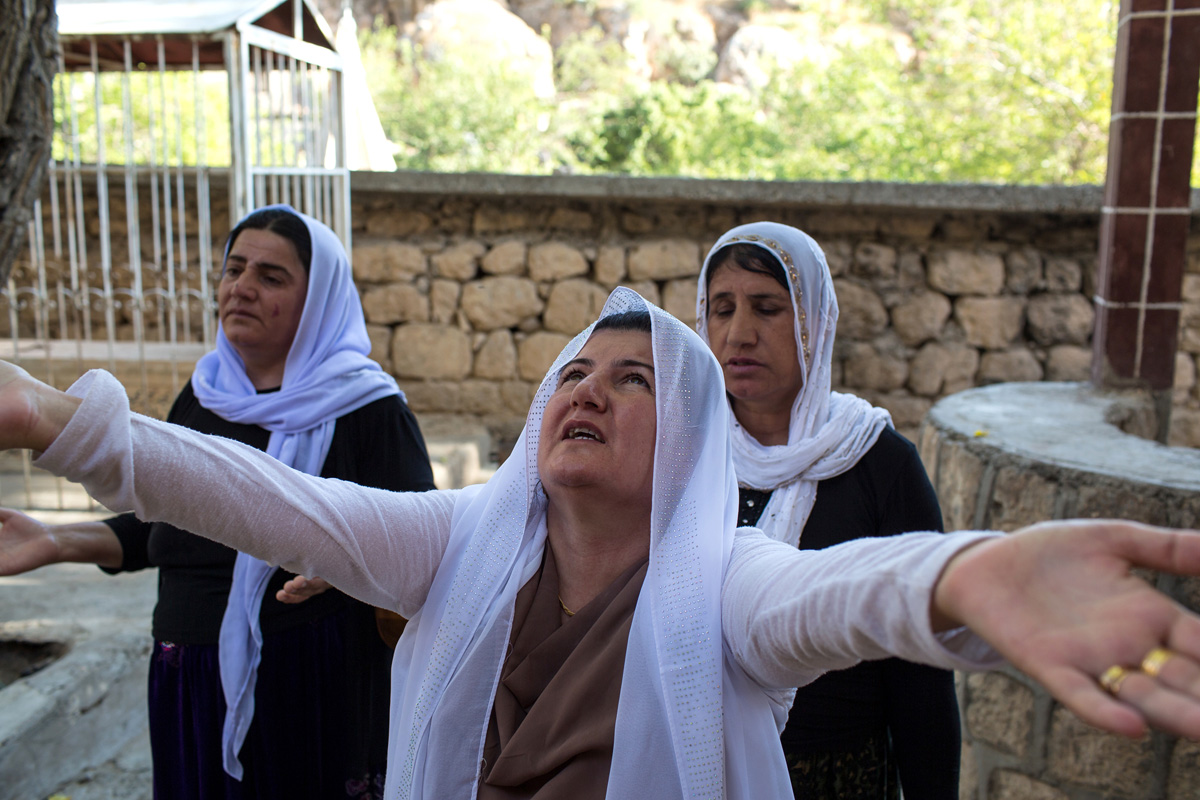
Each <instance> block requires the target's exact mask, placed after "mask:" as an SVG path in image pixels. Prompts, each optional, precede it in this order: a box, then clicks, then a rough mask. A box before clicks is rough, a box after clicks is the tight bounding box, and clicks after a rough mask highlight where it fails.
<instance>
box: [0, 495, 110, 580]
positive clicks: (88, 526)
mask: <svg viewBox="0 0 1200 800" xmlns="http://www.w3.org/2000/svg"><path fill="white" fill-rule="evenodd" d="M121 558H122V551H121V542H120V541H119V540H118V539H117V537H116V534H114V533H113V531H112V528H110V527H108V526H107V525H105V524H104V523H103V522H70V523H64V524H62V525H47V524H45V523H43V522H39V521H38V520H36V519H34V518H33V517H30V516H27V515H26V514H22V513H21V512H20V511H14V510H12V509H9V508H0V575H17V574H20V573H22V572H28V571H29V570H31V569H37V568H38V567H44V566H46V565H47V564H59V563H62V562H64V561H71V562H79V563H84V564H97V565H99V566H101V567H112V568H116V567H119V566H121Z"/></svg>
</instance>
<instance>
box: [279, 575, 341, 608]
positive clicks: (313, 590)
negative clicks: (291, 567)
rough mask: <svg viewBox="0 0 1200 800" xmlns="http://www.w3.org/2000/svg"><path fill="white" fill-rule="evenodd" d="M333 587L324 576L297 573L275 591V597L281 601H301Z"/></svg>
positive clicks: (293, 602)
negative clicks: (305, 575) (308, 575)
mask: <svg viewBox="0 0 1200 800" xmlns="http://www.w3.org/2000/svg"><path fill="white" fill-rule="evenodd" d="M331 588H333V587H332V586H330V584H329V581H327V580H325V579H324V578H317V577H312V578H306V577H304V576H303V575H297V576H296V577H294V578H292V579H291V580H290V581H288V582H287V583H285V584H284V585H283V588H282V589H280V590H279V591H278V592H276V593H275V599H276V600H278V601H279V602H281V603H292V604H295V603H303V602H304V601H305V600H307V599H308V598H310V597H316V596H317V595H319V594H321V593H322V592H325V591H326V590H328V589H331Z"/></svg>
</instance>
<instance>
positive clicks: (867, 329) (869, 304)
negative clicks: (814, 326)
mask: <svg viewBox="0 0 1200 800" xmlns="http://www.w3.org/2000/svg"><path fill="white" fill-rule="evenodd" d="M833 290H834V292H835V293H836V295H837V301H838V309H839V315H838V331H837V335H838V338H841V339H859V340H867V339H873V338H874V337H876V336H878V335H879V334H880V333H882V332H883V330H884V328H886V327H887V324H888V312H887V309H886V308H885V307H884V305H883V301H882V300H880V299H879V295H877V294H875V292H873V291H871V290H870V289H869V288H867V287H865V286H862V285H860V284H858V283H854V282H853V281H848V280H843V279H838V280H835V281H834V282H833Z"/></svg>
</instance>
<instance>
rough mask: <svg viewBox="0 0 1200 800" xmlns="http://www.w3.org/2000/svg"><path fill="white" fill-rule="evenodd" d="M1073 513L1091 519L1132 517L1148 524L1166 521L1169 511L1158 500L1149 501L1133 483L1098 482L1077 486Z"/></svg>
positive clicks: (1162, 523)
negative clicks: (1075, 504) (1077, 493)
mask: <svg viewBox="0 0 1200 800" xmlns="http://www.w3.org/2000/svg"><path fill="white" fill-rule="evenodd" d="M1074 513H1075V516H1078V517H1089V518H1092V519H1131V520H1134V521H1135V522H1145V523H1147V524H1149V525H1166V524H1168V522H1169V520H1168V513H1169V510H1168V509H1167V508H1164V507H1163V505H1162V504H1161V503H1154V502H1148V499H1147V497H1146V496H1145V495H1144V494H1143V493H1141V492H1139V491H1137V487H1136V486H1135V485H1134V484H1127V485H1122V486H1113V485H1111V484H1109V483H1106V482H1102V481H1100V482H1097V483H1096V484H1094V485H1091V486H1081V487H1079V495H1078V505H1077V506H1076V508H1075V511H1074Z"/></svg>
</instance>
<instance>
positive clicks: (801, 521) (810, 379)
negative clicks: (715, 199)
mask: <svg viewBox="0 0 1200 800" xmlns="http://www.w3.org/2000/svg"><path fill="white" fill-rule="evenodd" d="M696 308H697V310H696V319H697V330H698V332H699V333H700V336H701V337H702V338H703V339H704V340H705V341H706V342H708V345H709V347H710V348H712V350H713V353H714V355H716V357H717V360H718V361H719V362H720V363H721V368H722V371H723V373H724V376H725V386H726V390H727V392H728V395H729V413H730V426H731V429H732V432H731V436H732V443H733V463H734V469H735V471H736V473H737V477H738V487H739V510H738V523H739V524H740V525H754V526H757V527H758V528H760V529H762V530H763V532H765V533H766V534H767V535H768V536H770V537H771V538H773V539H776V540H778V541H781V542H785V543H787V544H789V545H791V546H793V547H800V548H801V549H805V550H820V549H823V548H826V547H830V546H832V545H835V544H839V543H841V542H846V541H850V540H852V539H858V538H863V537H875V536H893V535H895V534H899V533H906V532H909V531H940V530H941V529H942V515H941V510H940V508H939V507H938V501H937V495H936V494H935V493H934V490H933V487H932V486H931V485H930V483H929V478H928V477H927V476H926V474H925V469H924V467H923V466H922V464H921V460H920V458H919V457H918V455H917V452H916V448H915V447H913V445H912V444H911V443H910V442H909V441H908V440H907V439H905V438H904V437H902V436H900V434H898V433H896V431H895V430H894V429H893V428H892V427H891V417H890V416H889V415H888V413H887V411H885V410H883V409H880V408H875V407H874V406H872V405H871V404H870V403H868V402H867V401H865V400H863V399H862V398H859V397H856V396H854V395H851V394H842V393H840V392H833V391H831V374H830V367H831V366H832V361H833V341H834V334H835V331H836V329H837V319H838V305H837V298H836V297H835V295H834V291H833V280H832V278H831V276H830V274H829V267H828V266H827V264H826V262H825V254H824V253H823V252H822V251H821V248H820V246H818V245H817V243H816V242H815V241H813V240H812V238H811V237H809V236H808V235H807V234H805V233H803V232H802V231H799V230H797V229H795V228H792V227H789V226H787V225H781V224H778V223H774V222H755V223H752V224H749V225H741V226H738V227H736V228H733V229H732V230H730V231H728V232H726V233H725V234H723V235H722V236H721V237H720V238H719V239H718V240H717V242H716V244H714V245H713V247H712V249H711V250H710V251H709V254H708V256H707V257H706V258H705V260H704V266H703V267H702V269H701V272H700V279H699V286H698V291H697V303H696ZM781 739H782V742H783V749H784V755H785V757H786V759H787V762H788V769H789V772H790V774H791V780H792V789H793V791H794V792H795V795H796V797H823V798H829V800H898V798H899V797H900V790H901V787H903V789H904V793H905V794H906V795H907V796H908V797H919V798H926V799H927V800H955V799H956V798H957V797H958V771H959V750H960V748H961V739H960V732H959V715H958V704H957V699H956V696H955V693H954V675H953V673H951V672H950V671H948V670H940V669H935V668H933V667H930V666H927V665H924V664H912V663H910V662H907V661H903V660H900V659H886V660H881V661H866V662H863V663H862V664H859V665H858V666H855V667H853V668H851V669H847V670H841V671H837V672H831V673H829V674H827V675H824V676H822V677H821V678H819V679H818V680H816V681H814V682H813V683H812V684H810V685H808V686H805V687H803V688H801V689H799V690H798V691H797V694H796V699H795V702H794V703H793V705H792V710H791V713H790V714H789V717H788V724H787V727H786V728H785V729H784V731H783V734H782V737H781Z"/></svg>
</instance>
